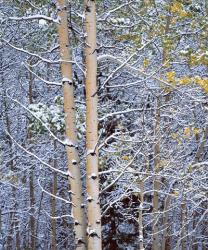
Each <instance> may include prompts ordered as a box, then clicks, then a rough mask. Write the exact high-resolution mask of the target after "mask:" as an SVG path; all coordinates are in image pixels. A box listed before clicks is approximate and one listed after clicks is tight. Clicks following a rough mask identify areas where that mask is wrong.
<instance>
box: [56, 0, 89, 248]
mask: <svg viewBox="0 0 208 250" xmlns="http://www.w3.org/2000/svg"><path fill="white" fill-rule="evenodd" d="M57 4H58V16H59V20H60V23H59V24H58V34H59V44H60V57H61V60H62V63H61V73H62V83H63V91H64V112H65V124H66V137H67V139H68V140H69V141H70V142H71V143H72V145H71V146H66V152H67V159H68V170H69V172H70V173H71V175H72V176H73V178H71V179H70V187H71V192H72V198H71V199H72V203H73V204H74V206H75V208H73V213H72V214H73V216H74V233H75V245H76V249H86V246H85V244H86V222H85V215H84V205H83V196H82V182H81V174H80V167H79V157H78V152H77V132H76V124H75V103H74V88H73V83H72V64H71V62H70V61H71V52H70V43H69V36H68V21H67V10H66V9H67V3H66V1H65V0H57Z"/></svg>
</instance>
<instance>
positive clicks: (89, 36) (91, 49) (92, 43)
mask: <svg viewBox="0 0 208 250" xmlns="http://www.w3.org/2000/svg"><path fill="white" fill-rule="evenodd" d="M84 3H85V6H84V7H85V21H86V23H85V28H86V47H85V60H86V106H87V114H86V126H87V128H86V144H87V145H86V146H87V165H86V167H87V196H88V197H87V201H88V213H87V214H88V228H87V232H88V249H89V250H99V249H101V248H102V246H101V244H102V242H101V212H100V202H99V176H98V148H97V143H98V117H97V116H98V115H97V103H98V98H97V51H96V48H97V44H96V5H95V1H91V0H85V1H84Z"/></svg>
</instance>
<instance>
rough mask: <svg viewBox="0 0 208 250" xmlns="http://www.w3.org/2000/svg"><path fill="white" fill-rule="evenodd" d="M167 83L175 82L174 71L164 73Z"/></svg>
mask: <svg viewBox="0 0 208 250" xmlns="http://www.w3.org/2000/svg"><path fill="white" fill-rule="evenodd" d="M166 75H167V79H168V81H169V82H174V81H175V71H169V72H167V73H166Z"/></svg>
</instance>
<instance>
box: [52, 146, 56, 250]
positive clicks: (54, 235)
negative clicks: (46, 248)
mask: <svg viewBox="0 0 208 250" xmlns="http://www.w3.org/2000/svg"><path fill="white" fill-rule="evenodd" d="M54 151H56V141H54ZM53 167H54V168H56V167H57V160H56V159H54V160H53ZM52 194H53V195H57V173H55V172H54V175H53V183H52ZM51 215H52V217H55V216H56V199H55V197H51ZM51 228H52V229H51V230H52V235H51V238H52V239H51V245H52V246H51V249H52V250H56V249H57V247H56V244H57V242H56V219H54V218H51Z"/></svg>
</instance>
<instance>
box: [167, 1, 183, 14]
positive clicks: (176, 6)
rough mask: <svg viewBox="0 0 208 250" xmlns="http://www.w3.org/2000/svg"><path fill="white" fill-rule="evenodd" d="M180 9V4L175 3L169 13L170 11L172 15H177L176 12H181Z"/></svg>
mask: <svg viewBox="0 0 208 250" xmlns="http://www.w3.org/2000/svg"><path fill="white" fill-rule="evenodd" d="M181 9H182V4H181V3H179V2H175V3H173V5H172V6H171V8H170V11H171V12H172V13H178V12H180V11H181Z"/></svg>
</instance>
